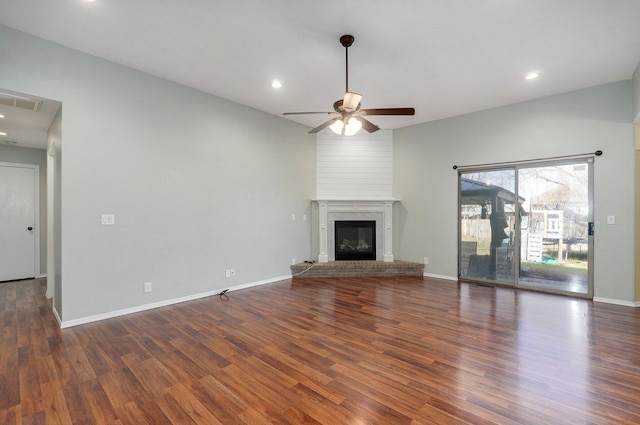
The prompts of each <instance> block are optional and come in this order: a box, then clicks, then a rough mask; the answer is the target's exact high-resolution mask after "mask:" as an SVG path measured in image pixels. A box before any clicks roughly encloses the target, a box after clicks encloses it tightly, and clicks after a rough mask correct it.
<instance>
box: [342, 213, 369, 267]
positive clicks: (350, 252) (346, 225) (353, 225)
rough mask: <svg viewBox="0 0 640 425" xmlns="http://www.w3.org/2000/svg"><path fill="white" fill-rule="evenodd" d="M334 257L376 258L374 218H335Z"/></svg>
mask: <svg viewBox="0 0 640 425" xmlns="http://www.w3.org/2000/svg"><path fill="white" fill-rule="evenodd" d="M334 227H335V259H336V261H345V260H373V261H375V259H376V222H375V220H359V221H354V220H336V222H335V226H334Z"/></svg>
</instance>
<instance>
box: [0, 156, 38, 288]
mask: <svg viewBox="0 0 640 425" xmlns="http://www.w3.org/2000/svg"><path fill="white" fill-rule="evenodd" d="M0 167H12V168H27V169H31V170H33V174H34V179H33V185H34V187H33V193H34V198H35V199H34V204H33V209H34V211H33V221H34V223H33V226H34V227H35V228H36V230H37V231H36V232H34V242H33V243H34V244H35V246H34V251H33V262H34V264H33V272H34V278H37V277H40V232H41V231H42V229H41V223H40V166H39V165H36V164H22V163H17V162H0Z"/></svg>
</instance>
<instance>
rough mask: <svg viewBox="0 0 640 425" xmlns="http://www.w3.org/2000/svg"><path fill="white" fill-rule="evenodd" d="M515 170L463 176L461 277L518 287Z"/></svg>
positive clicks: (461, 193) (461, 183)
mask: <svg viewBox="0 0 640 425" xmlns="http://www.w3.org/2000/svg"><path fill="white" fill-rule="evenodd" d="M515 188H516V174H515V170H514V169H502V170H483V171H478V172H469V173H461V174H460V260H459V263H460V270H459V274H460V276H464V277H467V278H473V279H479V280H489V281H497V282H500V283H502V284H506V285H513V284H515V280H514V276H515V274H514V273H515V268H514V261H513V260H514V255H516V249H515V247H516V240H515V233H514V231H515V227H516V212H517V205H518V202H517V201H516V195H515V190H516V189H515Z"/></svg>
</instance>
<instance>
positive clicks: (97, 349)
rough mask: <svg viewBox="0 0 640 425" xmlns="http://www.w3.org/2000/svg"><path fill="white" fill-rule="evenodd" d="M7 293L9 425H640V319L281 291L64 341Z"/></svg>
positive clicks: (415, 284)
mask: <svg viewBox="0 0 640 425" xmlns="http://www.w3.org/2000/svg"><path fill="white" fill-rule="evenodd" d="M44 291H45V283H44V281H42V280H31V281H20V282H8V283H3V284H0V319H1V320H0V336H1V339H0V423H1V424H22V425H26V424H29V425H32V424H80V425H90V424H114V425H115V424H118V425H125V424H126V425H128V424H131V425H142V424H152V425H162V424H207V425H211V424H225V425H226V424H350V425H351V424H354V425H361V424H439V423H446V424H450V423H451V424H457V423H461V424H637V423H640V311H638V310H637V309H633V308H629V307H621V306H614V305H607V304H600V303H592V302H591V301H587V300H581V299H572V298H568V297H563V296H554V295H546V294H541V293H535V292H525V291H517V290H512V289H504V288H488V287H482V286H474V285H471V284H459V285H458V284H456V283H453V282H441V281H434V280H429V279H423V278H421V277H418V278H375V279H371V278H341V279H322V280H320V279H318V280H316V279H300V280H294V281H290V280H289V281H283V282H279V283H275V284H269V285H264V286H260V287H256V288H251V289H245V290H241V291H236V292H232V293H229V297H228V299H223V298H220V297H209V298H204V299H200V300H196V301H191V302H187V303H183V304H177V305H173V306H169V307H164V308H159V309H155V310H151V311H147V312H142V313H137V314H132V315H129V316H124V317H119V318H115V319H110V320H105V321H102V322H96V323H91V324H87V325H83V326H77V327H74V328H69V329H64V330H60V329H58V328H57V325H56V322H55V319H54V317H53V315H52V313H51V311H50V305H49V303H48V302H47V301H46V300H45V298H44Z"/></svg>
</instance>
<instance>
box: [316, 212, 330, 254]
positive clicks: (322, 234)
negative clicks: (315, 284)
mask: <svg viewBox="0 0 640 425" xmlns="http://www.w3.org/2000/svg"><path fill="white" fill-rule="evenodd" d="M327 206H328V203H327V201H318V215H319V220H318V223H319V229H318V238H319V239H320V247H319V252H318V263H328V262H329V251H328V250H327V237H328V233H327V222H328V214H327Z"/></svg>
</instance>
